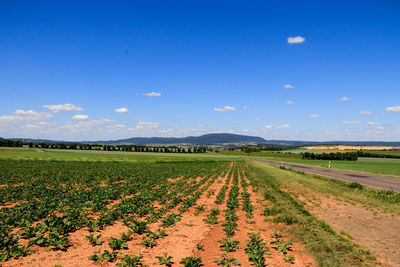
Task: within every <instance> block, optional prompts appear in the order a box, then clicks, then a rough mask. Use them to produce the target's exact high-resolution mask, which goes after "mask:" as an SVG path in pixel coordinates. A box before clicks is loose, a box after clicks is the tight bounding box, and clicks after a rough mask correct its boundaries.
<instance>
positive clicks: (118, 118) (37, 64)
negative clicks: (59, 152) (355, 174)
mask: <svg viewBox="0 0 400 267" xmlns="http://www.w3.org/2000/svg"><path fill="white" fill-rule="evenodd" d="M294 37H297V38H294ZM288 38H293V39H288ZM285 87H287V88H285ZM0 90H1V105H0V136H1V137H5V138H7V137H25V138H50V139H58V140H61V139H62V140H77V141H78V140H99V139H118V138H127V137H133V136H188V135H201V134H205V133H210V132H233V133H239V134H248V135H257V136H262V137H264V138H266V139H290V140H383V141H385V140H387V141H400V2H399V1H394V0H393V1H369V0H363V1H5V0H0ZM66 104H69V105H66Z"/></svg>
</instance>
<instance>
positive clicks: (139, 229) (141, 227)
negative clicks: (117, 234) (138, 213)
mask: <svg viewBox="0 0 400 267" xmlns="http://www.w3.org/2000/svg"><path fill="white" fill-rule="evenodd" d="M129 228H131V229H132V230H133V232H134V233H136V234H139V235H141V234H143V233H144V232H145V231H146V229H147V222H145V221H134V222H133V223H131V224H130V225H129Z"/></svg>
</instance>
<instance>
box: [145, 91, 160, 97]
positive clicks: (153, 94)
mask: <svg viewBox="0 0 400 267" xmlns="http://www.w3.org/2000/svg"><path fill="white" fill-rule="evenodd" d="M142 96H161V93H156V92H150V93H143V94H142Z"/></svg>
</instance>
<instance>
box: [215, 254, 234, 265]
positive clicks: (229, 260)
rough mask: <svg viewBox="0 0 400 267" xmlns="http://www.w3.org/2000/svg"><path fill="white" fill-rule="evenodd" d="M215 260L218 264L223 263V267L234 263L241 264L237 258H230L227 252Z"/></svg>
mask: <svg viewBox="0 0 400 267" xmlns="http://www.w3.org/2000/svg"><path fill="white" fill-rule="evenodd" d="M214 262H215V263H216V264H218V265H222V266H223V267H230V266H232V265H236V266H239V265H240V261H238V260H237V259H235V258H228V256H227V255H226V253H224V254H222V259H219V258H217V259H215V260H214Z"/></svg>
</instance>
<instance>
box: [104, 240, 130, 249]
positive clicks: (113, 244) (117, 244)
mask: <svg viewBox="0 0 400 267" xmlns="http://www.w3.org/2000/svg"><path fill="white" fill-rule="evenodd" d="M125 242H126V241H124V240H122V239H118V238H114V237H111V240H110V242H109V243H108V245H109V246H110V248H111V249H112V250H120V249H128V245H127V244H126V243H125Z"/></svg>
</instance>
